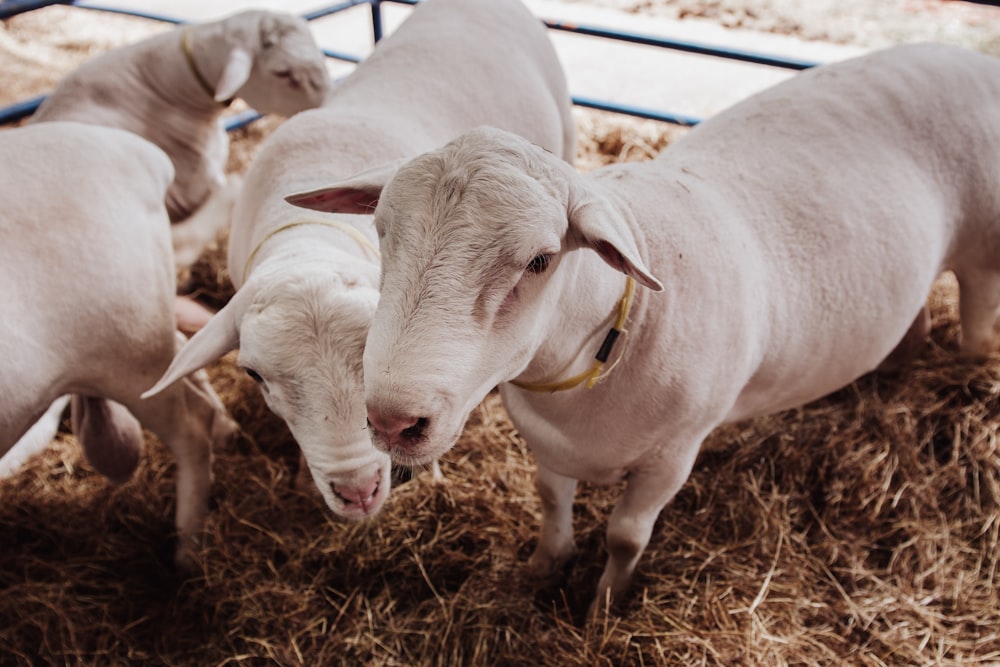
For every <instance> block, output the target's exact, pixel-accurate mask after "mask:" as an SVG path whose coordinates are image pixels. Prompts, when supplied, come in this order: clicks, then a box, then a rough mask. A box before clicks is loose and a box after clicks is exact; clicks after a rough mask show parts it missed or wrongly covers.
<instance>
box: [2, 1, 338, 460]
mask: <svg viewBox="0 0 1000 667" xmlns="http://www.w3.org/2000/svg"><path fill="white" fill-rule="evenodd" d="M324 59H325V57H324V55H323V52H322V51H321V50H320V49H319V47H318V46H317V45H316V42H315V40H314V39H313V36H312V33H311V31H310V28H309V24H308V23H307V22H306V21H305V20H304V19H302V18H300V17H297V16H295V15H292V14H287V13H284V12H272V11H263V10H250V11H244V12H240V13H237V14H233V15H231V16H228V17H226V18H223V19H219V20H217V21H210V22H205V23H194V24H190V25H186V26H182V27H178V28H176V29H173V30H170V31H167V32H165V33H162V34H159V35H155V36H153V37H150V38H148V39H145V40H142V41H139V42H136V43H134V44H130V45H127V46H124V47H121V48H118V49H114V50H111V51H108V52H106V53H104V54H101V55H100V56H97V57H95V58H92V59H91V60H89V61H87V62H86V63H84V64H83V65H82V66H80V67H79V68H77V69H76V70H74V71H72V72H70V73H69V74H67V75H66V76H65V77H64V78H63V79H62V80H61V81H60V82H59V84H58V85H57V86H56V88H55V90H53V91H52V93H51V94H50V95H49V96H48V97H47V98H46V99H45V101H44V102H43V103H42V104H41V106H40V107H39V108H38V110H37V111H36V112H35V113H34V115H33V116H32V117H31V122H32V123H38V122H51V121H76V122H81V123H88V124H95V125H104V126H108V127H116V128H120V129H123V130H129V131H131V132H134V133H136V134H138V135H140V136H142V137H144V138H146V139H148V140H149V141H152V142H153V143H154V144H156V145H157V146H159V147H160V148H161V149H163V150H164V151H165V152H166V153H167V155H168V156H169V157H170V159H171V160H172V162H173V164H174V171H175V178H174V181H173V182H172V183H171V185H170V187H169V188H168V190H167V196H166V204H167V210H168V211H169V213H170V218H171V221H172V222H173V223H174V224H172V225H171V228H170V231H171V235H172V245H173V257H174V261H175V265H176V268H177V270H178V271H181V270H183V269H185V268H187V267H189V266H191V265H192V264H193V263H194V262H195V261H196V260H197V259H198V257H199V256H200V255H201V253H202V252H203V251H204V249H205V248H206V247H207V245H208V244H209V243H210V242H211V241H212V240H214V239H215V238H216V237H217V236H218V234H219V232H220V231H221V230H222V229H224V228H225V227H226V226H228V224H229V220H230V215H231V212H232V207H233V204H234V202H235V200H236V197H237V195H238V192H239V188H240V179H239V178H238V177H236V176H229V177H228V178H227V176H226V174H225V166H226V160H227V157H228V153H229V138H228V135H227V133H226V131H225V128H224V126H223V123H222V116H223V113H224V111H225V110H226V108H227V106H228V103H229V101H230V100H232V99H233V98H236V97H239V98H242V99H244V100H245V101H246V102H247V103H248V104H250V105H251V106H252V107H254V108H255V109H256V110H257V111H259V112H261V113H273V114H279V115H283V116H291V115H293V114H295V113H297V112H298V111H301V110H304V109H310V108H313V107H316V106H319V104H320V103H322V101H323V99H324V98H325V96H326V93H327V92H328V90H329V76H328V75H327V71H326V66H325V64H324V62H325V60H324ZM174 309H175V316H176V318H177V322H178V326H179V327H180V328H181V329H182V330H185V331H195V330H197V329H198V328H199V327H201V326H203V325H204V323H205V322H207V321H208V319H209V318H210V317H211V315H212V313H211V312H210V311H208V310H207V309H205V308H204V307H203V306H200V305H199V304H198V303H197V302H195V301H194V300H193V299H191V298H189V297H184V296H179V297H178V298H177V300H176V302H175V304H174ZM65 403H66V400H65V399H63V400H60V401H59V402H57V403H53V405H52V406H51V409H50V410H49V411H48V413H47V414H46V416H45V418H44V419H43V420H41V422H40V423H38V424H37V425H36V426H35V427H34V428H33V429H32V431H31V433H30V434H29V435H27V436H26V438H25V440H24V441H23V442H19V443H18V444H17V445H16V447H15V450H14V451H12V452H11V456H10V458H8V459H0V475H2V474H5V473H6V474H10V473H11V472H12V471H16V469H17V467H19V465H20V463H21V462H22V460H23V459H24V458H26V456H27V455H30V454H31V453H33V452H35V451H37V450H39V449H40V448H41V447H42V446H44V445H45V444H46V443H48V442H50V441H51V440H52V438H53V437H54V435H55V432H56V430H57V427H58V424H59V419H60V416H61V412H62V408H61V406H64V405H65Z"/></svg>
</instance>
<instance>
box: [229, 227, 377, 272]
mask: <svg viewBox="0 0 1000 667" xmlns="http://www.w3.org/2000/svg"><path fill="white" fill-rule="evenodd" d="M302 225H321V226H323V227H333V228H334V229H339V230H340V231H342V232H344V233H345V234H347V235H348V236H350V237H351V238H353V239H354V240H355V241H357V242H358V245H359V246H361V247H362V248H364V249H365V250H367V251H368V252H369V253H371V255H372V256H373V257H374V258H375V259H376V260H378V259H379V258H380V256H379V254H378V248H376V247H375V244H374V243H372V242H371V239H369V238H368V237H367V236H365V235H364V234H362V233H361V231H360V230H358V229H357V228H355V227H351V226H350V225H347V224H344V223H342V222H338V221H337V220H296V221H294V222H289V223H286V224H284V225H281V226H280V227H275V228H274V229H272V230H271V231H270V232H268V234H267V236H265V237H264V238H262V239H261V240H260V243H258V244H257V245H256V246H255V247H254V249H253V250H252V251H251V252H250V256H249V257H247V261H246V264H244V265H243V282H244V283H246V281H247V275H248V274H249V273H250V267H251V266H252V265H253V260H254V258H256V257H257V253H258V252H260V249H261V247H262V246H263V245H264V244H265V243H267V242H268V241H269V240H271V237H272V236H274V235H276V234H278V233H280V232H283V231H285V230H286V229H292V228H293V227H301V226H302Z"/></svg>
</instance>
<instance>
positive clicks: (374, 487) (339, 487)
mask: <svg viewBox="0 0 1000 667" xmlns="http://www.w3.org/2000/svg"><path fill="white" fill-rule="evenodd" d="M379 478H380V476H379V475H377V474H376V475H375V476H374V477H372V478H371V479H369V480H368V481H365V482H360V483H358V484H336V483H333V484H330V487H331V488H332V489H333V492H334V493H335V494H337V495H338V496H340V498H341V500H343V501H344V502H345V503H346V504H348V505H360V506H361V508H362V509H368V506H369V505H371V503H372V500H373V499H374V497H375V494H376V493H378V487H379Z"/></svg>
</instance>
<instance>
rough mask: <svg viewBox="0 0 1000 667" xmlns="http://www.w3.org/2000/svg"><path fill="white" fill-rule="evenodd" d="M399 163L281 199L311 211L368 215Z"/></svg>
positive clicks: (397, 168) (394, 173) (401, 161)
mask: <svg viewBox="0 0 1000 667" xmlns="http://www.w3.org/2000/svg"><path fill="white" fill-rule="evenodd" d="M403 162H404V160H396V161H394V162H389V163H387V164H384V165H381V166H379V167H375V168H373V169H369V170H367V171H363V172H361V173H360V174H357V175H356V176H352V177H351V178H349V179H347V180H345V181H341V182H339V183H334V184H333V185H328V186H326V187H323V188H318V189H316V190H309V191H307V192H298V193H295V194H290V195H287V196H286V197H285V201H287V202H288V203H289V204H294V205H295V206H301V207H302V208H311V209H313V210H314V211H327V212H329V213H355V214H365V213H367V214H370V213H372V212H373V211H374V210H375V207H376V206H377V205H378V200H379V197H381V196H382V189H383V188H384V187H385V186H386V184H387V183H388V182H389V181H391V180H392V177H393V176H395V175H396V172H397V171H398V170H399V167H400V166H401V165H402V164H403Z"/></svg>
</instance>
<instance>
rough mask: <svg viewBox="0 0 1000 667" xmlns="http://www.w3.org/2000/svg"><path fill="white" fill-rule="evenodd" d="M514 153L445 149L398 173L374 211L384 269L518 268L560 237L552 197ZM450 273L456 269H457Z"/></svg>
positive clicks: (561, 219)
mask: <svg viewBox="0 0 1000 667" xmlns="http://www.w3.org/2000/svg"><path fill="white" fill-rule="evenodd" d="M531 166H532V165H530V163H529V162H527V161H525V160H524V156H523V155H522V154H520V153H519V152H517V151H507V152H506V154H505V153H504V152H503V151H498V149H497V147H495V146H491V145H490V144H489V143H486V144H485V145H478V144H473V145H472V146H468V145H462V144H457V145H456V144H451V145H449V146H448V147H446V148H445V149H444V150H443V151H439V152H438V153H432V154H428V155H425V156H423V157H421V158H418V159H417V160H414V161H413V162H411V163H409V164H408V165H406V166H404V167H403V168H402V169H400V171H399V172H397V174H396V176H395V177H394V179H393V180H392V182H391V183H390V184H389V186H388V187H387V188H386V190H385V192H384V193H383V200H384V201H383V203H382V204H381V205H380V207H379V209H378V211H377V212H376V226H377V227H378V229H379V234H380V235H382V238H383V244H384V247H385V250H384V258H385V261H386V263H389V262H400V261H408V263H410V262H412V263H413V264H414V265H416V266H420V269H419V270H421V271H424V270H427V269H428V268H429V267H432V266H440V265H444V264H456V263H457V264H458V265H467V266H472V267H474V266H484V265H489V264H498V263H509V262H515V263H516V262H517V261H521V260H523V259H524V256H525V255H526V254H530V253H532V252H534V250H536V246H537V245H539V244H541V243H545V242H548V243H550V244H551V243H552V242H553V241H554V240H555V239H556V238H558V236H561V234H562V233H563V232H564V228H565V224H566V218H565V208H564V207H563V206H561V205H560V202H559V199H558V197H557V196H556V195H557V193H556V192H555V191H554V190H553V188H552V187H551V186H550V184H548V183H547V182H545V179H544V178H541V179H540V178H539V175H538V174H537V173H532V171H533V169H532V168H531ZM454 268H458V266H455V267H454Z"/></svg>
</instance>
